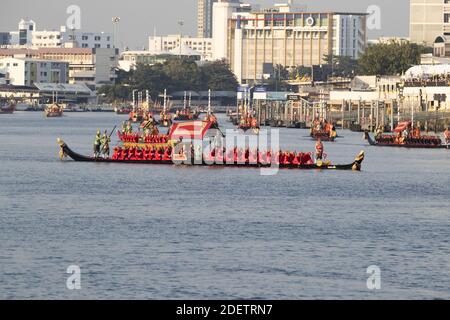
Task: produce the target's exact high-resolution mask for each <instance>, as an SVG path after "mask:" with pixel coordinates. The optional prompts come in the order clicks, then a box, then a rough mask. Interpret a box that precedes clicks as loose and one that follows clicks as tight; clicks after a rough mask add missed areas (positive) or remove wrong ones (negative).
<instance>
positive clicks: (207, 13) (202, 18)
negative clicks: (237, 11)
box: [197, 0, 241, 38]
mask: <svg viewBox="0 0 450 320" xmlns="http://www.w3.org/2000/svg"><path fill="white" fill-rule="evenodd" d="M216 2H226V3H240V2H241V1H240V0H228V1H226V0H225V1H224V0H198V7H197V8H198V10H197V16H198V23H197V37H198V38H212V30H213V5H214V3H216Z"/></svg>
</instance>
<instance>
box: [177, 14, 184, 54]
mask: <svg viewBox="0 0 450 320" xmlns="http://www.w3.org/2000/svg"><path fill="white" fill-rule="evenodd" d="M178 26H179V27H180V59H181V55H182V50H181V42H182V41H183V26H184V21H183V20H180V21H178Z"/></svg>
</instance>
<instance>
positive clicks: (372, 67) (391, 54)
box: [358, 40, 430, 75]
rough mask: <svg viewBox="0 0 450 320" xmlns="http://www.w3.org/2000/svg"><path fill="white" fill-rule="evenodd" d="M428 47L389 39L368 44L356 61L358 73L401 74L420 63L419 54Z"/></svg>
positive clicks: (427, 49)
mask: <svg viewBox="0 0 450 320" xmlns="http://www.w3.org/2000/svg"><path fill="white" fill-rule="evenodd" d="M429 50H430V49H429V48H427V47H424V46H422V45H417V44H414V43H410V42H407V41H394V40H393V41H390V42H387V43H379V44H376V45H371V46H369V47H368V48H367V49H366V51H365V52H364V54H363V55H362V56H361V58H360V59H359V62H358V73H359V74H364V75H401V74H402V73H404V72H405V71H407V70H408V69H409V68H411V67H412V66H413V65H417V64H420V55H421V54H423V53H428V52H429Z"/></svg>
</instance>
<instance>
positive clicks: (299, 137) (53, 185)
mask: <svg viewBox="0 0 450 320" xmlns="http://www.w3.org/2000/svg"><path fill="white" fill-rule="evenodd" d="M125 119H126V117H125V116H117V115H114V114H111V113H98V114H95V113H72V114H66V115H65V116H64V117H63V118H60V119H45V118H44V117H43V115H42V113H32V112H28V113H27V112H16V113H15V114H13V115H3V116H0V128H1V130H0V299H13V298H19V299H55V298H61V299H81V298H82V299H85V298H87V299H109V298H117V299H206V298H207V299H321V298H326V299H344V298H348V299H412V298H425V299H449V298H450V199H449V196H450V175H449V172H450V152H449V151H446V150H401V149H389V148H377V147H370V146H368V145H367V143H366V142H365V141H363V140H362V135H361V134H360V133H352V132H349V131H343V132H339V134H340V135H341V136H342V138H341V139H339V140H338V142H336V143H326V144H325V151H326V153H327V154H328V155H329V157H330V158H331V159H332V160H333V161H334V162H336V163H349V162H352V161H353V158H354V156H355V155H356V154H357V153H358V152H359V151H360V150H363V149H364V150H365V151H366V161H365V162H364V165H363V171H362V172H360V173H357V172H332V171H324V172H321V171H300V170H299V171H294V170H287V171H280V173H279V174H278V175H275V176H261V175H260V172H259V170H256V169H236V168H219V169H218V168H183V167H172V166H149V165H120V164H92V163H75V162H73V161H70V160H66V161H60V160H59V159H58V151H59V150H58V147H57V145H56V139H57V138H58V137H61V138H63V139H64V140H65V141H66V142H67V143H68V144H69V146H70V147H72V148H73V149H74V150H76V151H78V152H80V153H83V154H89V153H90V152H91V149H92V142H93V137H94V134H95V131H96V130H97V129H107V128H108V129H111V128H112V127H113V126H114V125H115V124H119V123H120V122H121V121H122V120H125ZM220 119H221V121H222V124H223V125H224V126H225V127H230V124H229V123H226V122H225V120H224V119H225V118H224V117H221V118H220ZM307 136H308V131H306V130H295V129H282V130H281V132H280V139H281V145H282V147H283V149H286V148H290V149H296V150H302V151H312V150H313V148H314V143H313V141H311V140H310V139H309V138H308V137H307ZM70 265H77V266H79V267H80V268H81V290H68V289H67V287H66V280H67V278H68V277H69V274H67V273H66V270H67V268H68V267H69V266H70ZM372 265H376V266H378V267H379V268H380V271H381V276H380V277H381V278H380V279H381V289H379V290H369V289H368V287H367V279H368V277H369V276H370V275H369V274H367V273H366V271H367V268H368V267H369V266H372Z"/></svg>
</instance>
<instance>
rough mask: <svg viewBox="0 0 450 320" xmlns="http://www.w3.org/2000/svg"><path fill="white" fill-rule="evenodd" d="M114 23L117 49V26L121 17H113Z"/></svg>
mask: <svg viewBox="0 0 450 320" xmlns="http://www.w3.org/2000/svg"><path fill="white" fill-rule="evenodd" d="M112 22H113V26H114V33H113V37H114V48H116V47H117V42H116V37H117V25H118V24H119V22H120V17H113V18H112Z"/></svg>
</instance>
